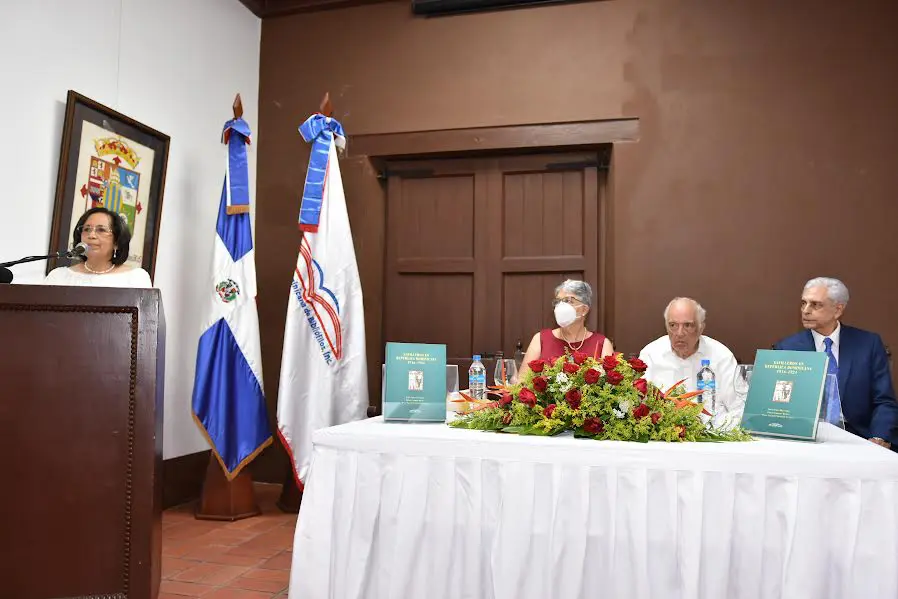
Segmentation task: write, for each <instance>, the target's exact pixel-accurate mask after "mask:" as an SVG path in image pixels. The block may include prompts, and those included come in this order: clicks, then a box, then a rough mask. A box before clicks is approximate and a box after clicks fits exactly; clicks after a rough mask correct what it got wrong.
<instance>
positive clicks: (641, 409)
mask: <svg viewBox="0 0 898 599" xmlns="http://www.w3.org/2000/svg"><path fill="white" fill-rule="evenodd" d="M648 415H649V407H648V406H647V405H646V404H644V403H641V404H639V405H638V406H636V408H634V409H633V418H635V419H636V420H640V419H642V418H645V417H646V416H648Z"/></svg>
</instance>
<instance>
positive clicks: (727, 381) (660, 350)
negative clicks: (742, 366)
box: [639, 335, 736, 412]
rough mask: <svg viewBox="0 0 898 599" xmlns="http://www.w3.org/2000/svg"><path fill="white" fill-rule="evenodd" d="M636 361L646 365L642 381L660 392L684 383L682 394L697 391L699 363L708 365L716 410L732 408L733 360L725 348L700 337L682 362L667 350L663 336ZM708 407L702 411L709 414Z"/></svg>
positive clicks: (713, 341)
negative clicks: (651, 384)
mask: <svg viewBox="0 0 898 599" xmlns="http://www.w3.org/2000/svg"><path fill="white" fill-rule="evenodd" d="M639 359H640V360H642V361H643V362H645V363H646V365H647V366H648V370H646V373H645V378H646V379H647V380H648V381H650V382H652V383H654V384H655V386H657V387H660V388H661V390H662V391H667V389H668V388H669V387H670V386H671V385H673V384H674V383H676V382H677V381H679V380H681V379H686V380H685V381H684V382H683V385H684V386H685V387H686V391H687V392H689V391H695V390H696V389H697V388H698V387H697V380H696V379H697V376H698V371H699V370H701V368H702V360H710V361H711V370H713V371H714V378H715V380H716V382H717V406H718V409H717V411H718V412H721V410H720V406H721V405H723V406H727V407H729V406H734V405H735V402H736V388H735V386H734V382H735V381H734V379H735V377H736V358H735V357H734V356H733V352H731V351H730V350H729V349H727V347H726V346H725V345H724V344H723V343H721V342H720V341H717V340H715V339H712V338H710V337H707V336H705V335H702V336H701V337H700V338H699V342H698V351H696V352H695V353H694V354H692V355H691V356H689V357H688V358H686V359H683V358H681V357H680V356H678V355H677V354H675V353H674V351H673V349H671V347H670V338H669V337H668V336H667V335H664V336H663V337H659V338H658V339H655V340H654V341H652V342H651V343H649V344H648V345H646V346H645V347H644V348H642V352H640V354H639ZM710 408H711V407H710V406H706V409H707V410H708V411H709V412H710V411H711V409H710Z"/></svg>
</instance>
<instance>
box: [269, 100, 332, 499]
mask: <svg viewBox="0 0 898 599" xmlns="http://www.w3.org/2000/svg"><path fill="white" fill-rule="evenodd" d="M318 112H320V113H321V114H323V115H324V116H327V117H332V116H334V105H333V103H332V102H331V95H330V92H324V97H323V98H321V103H320V104H319V105H318ZM283 442H284V441H283V439H281V446H282V447H283ZM285 452H286V453H287V471H286V472H285V473H284V486H283V488H282V489H281V496H280V497H279V498H278V500H277V506H278V508H279V509H280V510H281V511H282V512H287V513H289V514H298V513H299V506H300V504H301V503H302V490H301V489H300V488H299V486H297V484H296V475H295V473H294V472H293V460H292V459H291V458H290V454H289V452H288V451H287V450H286V449H285Z"/></svg>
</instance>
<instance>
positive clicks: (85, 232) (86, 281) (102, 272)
mask: <svg viewBox="0 0 898 599" xmlns="http://www.w3.org/2000/svg"><path fill="white" fill-rule="evenodd" d="M79 243H83V244H85V245H86V246H87V251H86V252H85V253H83V254H81V255H80V256H78V257H77V258H75V259H76V260H80V262H79V263H77V264H75V265H73V266H61V267H59V268H54V269H53V270H52V271H50V274H48V275H47V277H46V278H45V279H44V283H45V284H46V285H68V286H74V287H138V288H150V287H152V286H153V283H152V282H151V281H150V275H149V273H147V271H145V270H144V269H142V268H139V267H135V266H131V265H130V264H125V262H126V261H127V260H128V247H129V245H130V243H131V231H129V230H128V225H127V224H126V223H125V222H124V221H123V220H122V219H121V217H120V216H119V215H118V214H116V213H114V212H112V211H110V210H107V209H106V208H91V209H90V210H88V211H87V212H85V213H84V214H82V215H81V218H79V219H78V223H77V224H76V225H75V230H74V231H73V232H72V245H73V246H77V245H78V244H79Z"/></svg>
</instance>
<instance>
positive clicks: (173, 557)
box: [158, 483, 296, 599]
mask: <svg viewBox="0 0 898 599" xmlns="http://www.w3.org/2000/svg"><path fill="white" fill-rule="evenodd" d="M280 493H281V486H280V485H268V484H260V483H256V499H257V501H258V502H259V507H260V508H261V509H262V515H261V516H257V517H255V518H247V519H246V520H239V521H237V522H212V521H208V520H197V519H195V518H194V517H193V511H194V504H192V503H191V504H186V505H183V506H179V507H174V508H171V509H169V510H166V511H165V512H164V513H163V514H162V584H161V588H160V591H159V598H158V599H188V598H196V597H202V598H203V599H273V598H286V597H287V583H288V582H289V576H290V558H291V555H292V551H291V550H292V548H293V528H294V526H295V525H296V514H285V513H283V512H281V511H280V510H279V509H278V508H277V507H276V506H275V501H277V498H278V496H279V495H280Z"/></svg>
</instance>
